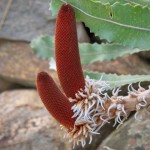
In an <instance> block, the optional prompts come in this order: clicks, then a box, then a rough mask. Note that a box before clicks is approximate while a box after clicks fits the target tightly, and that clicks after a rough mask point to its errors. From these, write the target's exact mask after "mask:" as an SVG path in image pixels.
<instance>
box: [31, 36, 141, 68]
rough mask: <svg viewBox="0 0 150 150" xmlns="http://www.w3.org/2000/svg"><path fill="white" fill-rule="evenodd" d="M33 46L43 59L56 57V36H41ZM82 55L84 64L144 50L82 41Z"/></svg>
mask: <svg viewBox="0 0 150 150" xmlns="http://www.w3.org/2000/svg"><path fill="white" fill-rule="evenodd" d="M31 47H32V49H33V50H34V52H35V53H36V54H37V55H38V56H39V57H41V58H43V59H48V58H50V57H54V37H51V36H40V37H38V38H36V39H33V40H32V42H31ZM79 49H80V56H81V63H82V65H85V64H90V63H93V62H95V61H104V60H111V59H115V58H117V57H121V56H123V55H125V54H133V53H137V52H140V51H143V50H140V49H137V48H136V49H130V48H127V47H124V46H121V45H118V44H96V43H95V44H90V43H80V44H79Z"/></svg>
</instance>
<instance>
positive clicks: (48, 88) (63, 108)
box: [37, 72, 75, 129]
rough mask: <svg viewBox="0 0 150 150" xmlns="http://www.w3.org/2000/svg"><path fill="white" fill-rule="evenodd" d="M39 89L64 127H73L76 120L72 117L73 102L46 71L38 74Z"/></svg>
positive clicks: (43, 98) (46, 104)
mask: <svg viewBox="0 0 150 150" xmlns="http://www.w3.org/2000/svg"><path fill="white" fill-rule="evenodd" d="M37 90H38V93H39V95H40V97H41V99H42V101H43V103H44V105H45V107H46V108H47V110H48V111H49V112H50V113H51V114H52V116H53V117H54V118H55V119H56V120H57V121H58V122H59V123H60V124H62V125H63V126H64V127H66V128H68V129H72V128H73V127H74V122H75V119H73V118H72V116H73V111H72V110H71V107H72V104H71V103H70V102H69V101H68V99H67V98H66V97H65V96H64V95H63V94H62V93H61V91H60V90H59V88H58V87H57V86H56V84H55V82H54V81H53V79H52V78H51V77H50V76H49V75H48V74H47V73H46V72H40V73H39V74H38V75H37Z"/></svg>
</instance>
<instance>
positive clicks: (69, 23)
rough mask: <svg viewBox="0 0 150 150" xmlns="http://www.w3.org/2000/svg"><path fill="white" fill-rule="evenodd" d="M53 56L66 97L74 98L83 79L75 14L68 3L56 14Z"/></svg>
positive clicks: (82, 86)
mask: <svg viewBox="0 0 150 150" xmlns="http://www.w3.org/2000/svg"><path fill="white" fill-rule="evenodd" d="M55 56H56V66H57V72H58V77H59V80H60V83H61V86H62V88H63V90H64V92H65V94H66V96H67V97H72V98H75V93H77V91H78V90H79V89H80V88H84V86H85V80H84V76H83V71H82V67H81V63H80V56H79V48H78V40H77V31H76V21H75V14H74V10H73V8H72V6H71V5H69V4H63V5H62V6H61V8H60V10H59V13H58V16H57V20H56V30H55Z"/></svg>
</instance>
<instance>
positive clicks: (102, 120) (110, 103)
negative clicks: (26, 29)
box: [37, 4, 150, 146]
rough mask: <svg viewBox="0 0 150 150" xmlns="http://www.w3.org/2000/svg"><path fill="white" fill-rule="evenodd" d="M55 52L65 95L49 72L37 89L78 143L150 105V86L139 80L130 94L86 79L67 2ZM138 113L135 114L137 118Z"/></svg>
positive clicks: (60, 18)
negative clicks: (112, 120)
mask: <svg viewBox="0 0 150 150" xmlns="http://www.w3.org/2000/svg"><path fill="white" fill-rule="evenodd" d="M55 55H56V65H57V71H58V77H59V80H60V83H61V86H62V88H63V90H64V94H65V95H66V96H67V97H66V96H65V95H63V94H62V93H61V91H60V90H59V89H58V87H57V86H56V84H55V83H54V81H53V79H52V78H51V77H50V76H49V75H48V74H47V73H45V72H41V73H39V74H38V76H37V89H38V92H39V95H40V97H41V99H42V101H43V103H44V104H45V106H46V108H47V109H48V111H49V112H50V113H51V114H52V115H53V117H54V118H56V120H57V121H58V122H59V123H60V124H61V125H62V126H64V127H65V128H66V129H67V133H66V136H67V137H69V139H70V141H73V143H74V144H75V143H76V144H79V143H81V144H82V146H84V145H85V144H86V138H87V137H89V139H90V141H89V143H91V142H92V135H93V134H99V131H100V128H101V127H102V126H103V125H104V124H106V123H109V120H110V119H115V123H114V125H116V124H117V123H118V124H123V121H124V120H125V119H127V117H128V115H129V114H130V112H131V111H136V112H137V113H138V112H139V111H140V110H142V109H143V108H148V107H149V106H150V88H149V89H148V90H145V89H144V88H142V87H141V86H140V84H139V88H138V90H135V89H134V88H133V87H132V85H129V86H128V94H127V96H119V95H118V94H119V92H120V89H119V88H116V89H113V90H112V96H109V95H108V94H107V89H108V88H109V84H108V83H106V82H105V81H103V80H102V78H101V79H100V80H98V81H96V80H93V79H90V78H89V77H86V78H85V79H84V76H83V72H82V67H81V63H80V57H79V49H78V43H77V33H76V24H75V15H74V10H73V8H72V6H71V5H69V4H63V5H62V7H61V8H60V11H59V13H58V16H57V22H56V33H55ZM137 113H136V114H135V118H136V119H137Z"/></svg>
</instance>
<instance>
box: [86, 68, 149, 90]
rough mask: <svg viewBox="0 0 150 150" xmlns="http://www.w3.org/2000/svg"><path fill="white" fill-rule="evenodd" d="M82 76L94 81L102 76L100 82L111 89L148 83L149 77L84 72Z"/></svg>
mask: <svg viewBox="0 0 150 150" xmlns="http://www.w3.org/2000/svg"><path fill="white" fill-rule="evenodd" d="M84 75H85V76H86V75H88V76H89V77H90V78H91V79H95V80H99V79H100V78H101V76H102V80H103V81H106V82H107V83H109V84H110V86H111V88H115V87H121V86H123V85H126V84H132V83H137V82H142V81H150V75H117V74H105V73H98V72H86V71H85V72H84Z"/></svg>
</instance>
